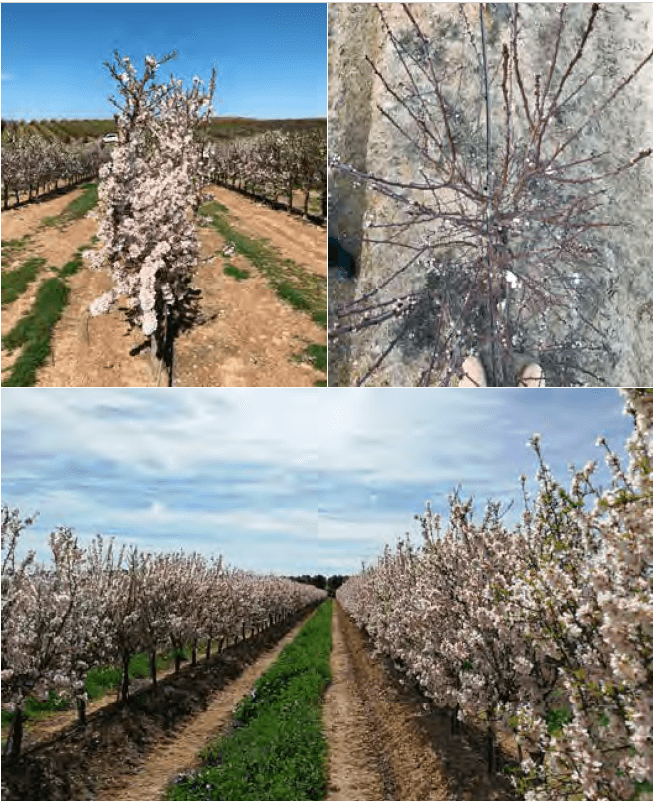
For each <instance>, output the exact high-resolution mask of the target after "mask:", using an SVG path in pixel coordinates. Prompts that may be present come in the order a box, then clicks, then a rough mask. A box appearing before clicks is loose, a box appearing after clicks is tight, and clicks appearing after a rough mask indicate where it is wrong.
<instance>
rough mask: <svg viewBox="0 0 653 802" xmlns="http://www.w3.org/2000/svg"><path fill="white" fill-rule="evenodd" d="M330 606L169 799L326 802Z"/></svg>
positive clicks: (265, 678)
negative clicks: (324, 707) (324, 719)
mask: <svg viewBox="0 0 653 802" xmlns="http://www.w3.org/2000/svg"><path fill="white" fill-rule="evenodd" d="M330 652H331V602H330V601H327V602H325V603H324V604H323V605H321V607H320V608H319V609H318V610H317V612H316V614H315V615H314V616H313V617H312V618H311V619H309V621H308V622H307V623H306V624H305V625H304V627H303V628H302V629H301V631H300V632H299V634H298V635H297V637H296V638H295V639H294V640H293V641H292V643H290V644H288V646H286V648H285V649H284V650H283V652H282V653H281V655H280V656H279V659H278V660H277V662H276V663H275V664H274V665H273V666H272V667H271V668H270V669H269V670H268V671H267V672H266V673H265V674H264V675H263V676H262V677H261V678H260V679H259V681H258V682H257V683H256V686H255V688H254V690H253V691H252V693H251V694H250V695H249V696H248V697H246V699H245V700H244V701H242V702H241V703H240V704H239V705H238V707H237V708H236V712H235V713H234V722H233V724H234V731H233V733H232V734H231V735H229V736H228V737H226V738H224V739H222V740H218V741H216V742H215V743H214V744H210V745H209V746H207V747H206V748H205V749H204V750H203V751H202V753H201V757H202V759H203V760H204V763H205V766H204V767H203V768H201V769H199V770H198V771H197V772H195V773H194V774H193V775H192V776H191V777H188V778H185V779H184V780H182V781H181V782H179V783H178V784H176V785H174V786H172V787H171V788H169V789H168V791H167V792H166V796H165V798H167V799H261V800H263V799H324V797H325V795H326V784H327V771H326V766H327V745H326V741H325V738H324V734H323V731H322V719H321V699H322V695H323V693H324V690H325V688H326V686H327V684H328V683H329V682H330V680H331V672H330V668H329V655H330Z"/></svg>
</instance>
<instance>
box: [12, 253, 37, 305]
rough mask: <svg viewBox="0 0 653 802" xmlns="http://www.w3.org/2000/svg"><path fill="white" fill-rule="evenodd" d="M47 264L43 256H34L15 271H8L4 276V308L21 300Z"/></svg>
mask: <svg viewBox="0 0 653 802" xmlns="http://www.w3.org/2000/svg"><path fill="white" fill-rule="evenodd" d="M45 262H46V260H45V259H44V258H43V257H42V256H33V257H31V258H30V259H28V260H27V261H26V262H23V264H22V265H20V267H17V268H16V269H15V270H8V271H7V272H6V273H3V274H2V306H6V305H7V304H12V303H13V302H14V301H15V300H16V299H17V298H20V296H21V295H22V294H23V293H24V292H25V290H26V289H27V288H28V287H29V285H30V284H31V283H32V282H33V281H34V279H35V278H36V276H37V275H38V272H39V269H40V268H41V267H43V265H44V264H45Z"/></svg>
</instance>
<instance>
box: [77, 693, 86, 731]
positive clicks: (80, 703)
mask: <svg viewBox="0 0 653 802" xmlns="http://www.w3.org/2000/svg"><path fill="white" fill-rule="evenodd" d="M77 721H78V722H79V723H80V724H82V725H83V726H86V701H85V700H84V699H77Z"/></svg>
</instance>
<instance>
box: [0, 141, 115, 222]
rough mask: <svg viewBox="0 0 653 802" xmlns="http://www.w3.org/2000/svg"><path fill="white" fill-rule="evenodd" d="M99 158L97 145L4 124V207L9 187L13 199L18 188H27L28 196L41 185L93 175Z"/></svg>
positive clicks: (36, 191)
mask: <svg viewBox="0 0 653 802" xmlns="http://www.w3.org/2000/svg"><path fill="white" fill-rule="evenodd" d="M102 161H103V155H102V149H101V148H100V147H99V146H97V145H92V146H88V145H75V144H64V143H63V142H60V141H52V140H49V139H45V138H44V137H43V136H40V135H39V134H37V133H36V132H35V131H32V130H30V129H21V128H18V127H11V128H7V129H6V130H5V131H3V134H2V187H3V196H4V207H5V209H6V208H7V206H8V203H9V192H10V190H11V191H12V192H14V193H15V195H16V200H17V201H18V197H19V193H21V192H29V196H30V198H31V197H33V196H34V195H38V194H39V191H40V190H41V188H43V190H45V189H46V188H47V187H54V188H55V189H56V188H57V185H58V183H59V182H60V181H61V182H65V183H68V184H72V183H76V182H78V181H81V180H84V179H89V178H93V177H95V176H96V175H97V174H98V171H99V169H100V165H101V163H102Z"/></svg>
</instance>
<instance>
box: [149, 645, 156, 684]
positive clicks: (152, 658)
mask: <svg viewBox="0 0 653 802" xmlns="http://www.w3.org/2000/svg"><path fill="white" fill-rule="evenodd" d="M150 679H151V680H152V687H153V688H154V690H155V692H156V652H155V651H154V650H152V651H151V652H150Z"/></svg>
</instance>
